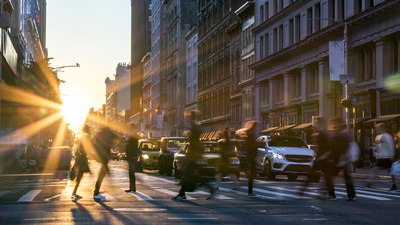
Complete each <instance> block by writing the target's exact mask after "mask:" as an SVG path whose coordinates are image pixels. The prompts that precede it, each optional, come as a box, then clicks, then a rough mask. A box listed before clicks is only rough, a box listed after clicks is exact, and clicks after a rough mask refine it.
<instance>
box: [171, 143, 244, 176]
mask: <svg viewBox="0 0 400 225" xmlns="http://www.w3.org/2000/svg"><path fill="white" fill-rule="evenodd" d="M200 145H201V147H202V149H203V154H202V158H201V159H199V160H198V161H197V162H196V163H197V164H198V170H199V173H200V174H202V175H204V176H215V174H216V167H217V164H218V161H219V160H220V158H221V155H220V153H219V152H220V145H219V143H218V142H216V141H200ZM189 147H190V143H189V142H187V143H185V144H184V146H182V148H181V149H180V150H179V152H178V153H177V154H175V157H174V171H175V177H176V178H181V177H182V171H183V169H184V165H185V162H186V160H187V158H186V153H187V151H188V149H189ZM229 163H230V164H229V165H230V168H231V169H232V171H234V173H235V174H236V176H238V177H239V175H240V161H239V158H238V157H236V156H234V157H230V159H229Z"/></svg>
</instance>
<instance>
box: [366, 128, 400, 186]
mask: <svg viewBox="0 0 400 225" xmlns="http://www.w3.org/2000/svg"><path fill="white" fill-rule="evenodd" d="M375 127H376V133H377V134H378V135H377V136H376V138H375V146H376V163H375V167H374V168H373V170H372V174H371V176H370V178H369V181H368V183H366V184H365V186H366V187H371V185H372V182H374V181H375V179H376V175H377V173H378V171H379V170H380V169H386V170H390V168H391V167H392V163H393V162H394V158H395V145H394V141H393V137H392V136H391V135H390V134H389V133H388V132H387V126H386V124H384V123H379V124H376V125H375ZM391 178H392V183H393V185H392V188H390V189H389V191H395V190H397V186H396V176H394V175H391Z"/></svg>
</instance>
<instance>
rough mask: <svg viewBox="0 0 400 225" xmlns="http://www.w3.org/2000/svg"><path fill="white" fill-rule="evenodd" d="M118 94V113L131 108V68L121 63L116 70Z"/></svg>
mask: <svg viewBox="0 0 400 225" xmlns="http://www.w3.org/2000/svg"><path fill="white" fill-rule="evenodd" d="M115 81H116V93H117V98H118V100H117V110H118V113H120V112H122V111H124V110H130V108H131V85H130V84H131V67H130V65H127V64H126V63H119V64H118V66H117V68H116V75H115Z"/></svg>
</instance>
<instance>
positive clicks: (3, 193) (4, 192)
mask: <svg viewBox="0 0 400 225" xmlns="http://www.w3.org/2000/svg"><path fill="white" fill-rule="evenodd" d="M10 192H11V191H0V196H3V195H5V194H7V193H10Z"/></svg>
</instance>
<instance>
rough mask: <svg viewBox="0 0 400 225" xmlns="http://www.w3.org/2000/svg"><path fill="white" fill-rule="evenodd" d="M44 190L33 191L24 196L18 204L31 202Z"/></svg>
mask: <svg viewBox="0 0 400 225" xmlns="http://www.w3.org/2000/svg"><path fill="white" fill-rule="evenodd" d="M41 191H42V190H31V191H29V192H28V193H26V194H24V195H23V196H22V197H21V198H19V199H18V201H17V202H31V201H33V199H34V198H35V197H36V196H37V195H38V194H39V193H40V192H41Z"/></svg>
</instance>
